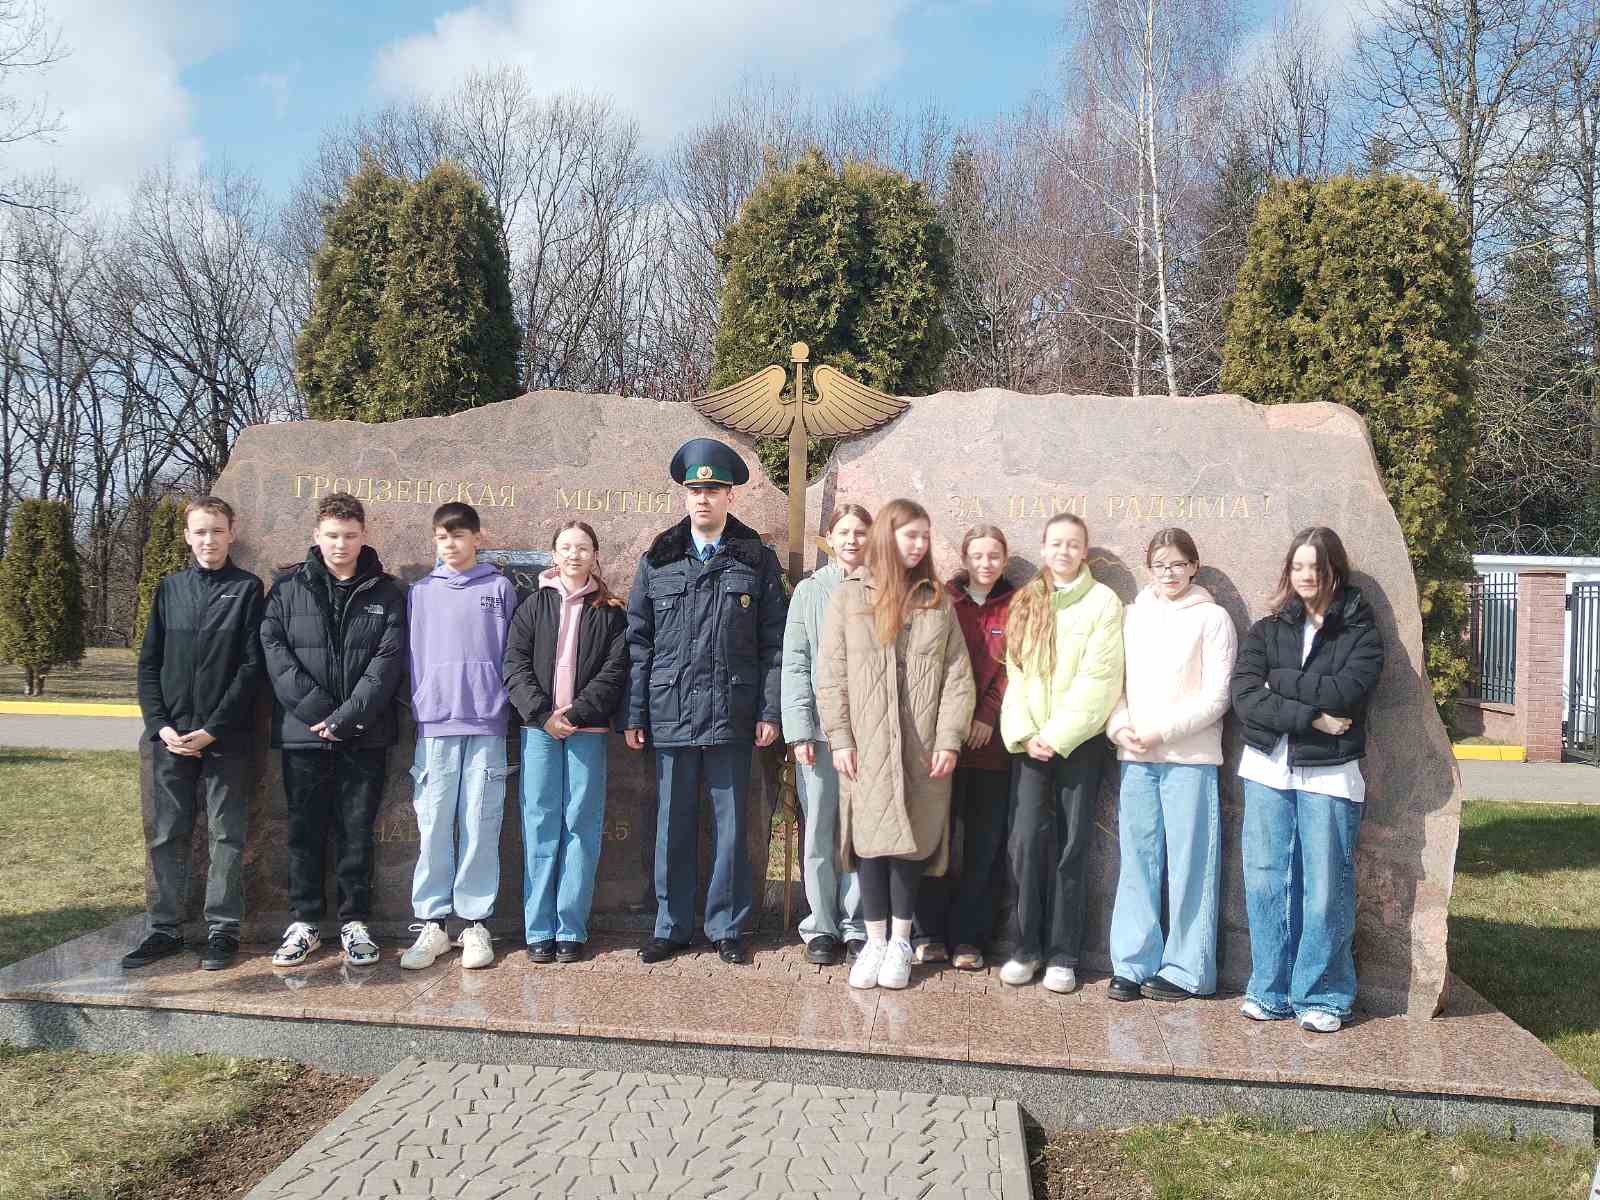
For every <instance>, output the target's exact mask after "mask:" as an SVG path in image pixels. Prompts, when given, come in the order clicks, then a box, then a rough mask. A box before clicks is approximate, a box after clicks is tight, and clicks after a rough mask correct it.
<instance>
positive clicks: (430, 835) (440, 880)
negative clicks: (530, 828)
mask: <svg viewBox="0 0 1600 1200" xmlns="http://www.w3.org/2000/svg"><path fill="white" fill-rule="evenodd" d="M506 775H507V770H506V739H505V735H504V734H499V733H495V734H470V735H469V734H454V735H449V736H446V737H430V738H418V739H417V748H416V751H415V752H414V753H413V754H412V757H411V779H412V782H413V785H414V789H413V793H412V803H413V804H414V805H415V807H416V810H417V837H418V839H419V844H418V846H417V869H416V873H415V874H414V875H413V876H412V877H411V910H412V912H413V913H415V914H416V918H417V920H419V921H442V920H444V918H446V917H448V916H449V915H450V914H451V913H454V914H455V915H456V916H458V917H460V918H461V919H462V920H463V921H486V920H488V919H489V918H490V917H491V916H493V915H494V898H495V893H497V892H498V891H499V890H500V823H501V821H502V820H503V819H504V817H505V810H506Z"/></svg>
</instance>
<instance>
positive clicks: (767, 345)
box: [711, 149, 951, 486]
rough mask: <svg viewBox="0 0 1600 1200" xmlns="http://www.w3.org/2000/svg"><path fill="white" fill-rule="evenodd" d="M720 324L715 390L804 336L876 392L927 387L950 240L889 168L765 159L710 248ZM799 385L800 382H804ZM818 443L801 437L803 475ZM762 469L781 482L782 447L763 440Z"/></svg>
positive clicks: (814, 355) (914, 191)
mask: <svg viewBox="0 0 1600 1200" xmlns="http://www.w3.org/2000/svg"><path fill="white" fill-rule="evenodd" d="M717 257H718V261H719V262H720V264H721V266H722V269H723V289H722V303H721V319H720V322H719V324H718V328H717V336H716V341H715V343H714V344H713V349H712V370H711V386H712V387H713V388H719V387H725V386H727V385H728V384H730V383H735V382H737V381H738V380H740V379H742V378H744V377H745V376H747V375H750V374H752V373H754V372H756V371H759V370H761V369H762V368H763V367H766V366H768V365H770V364H772V363H779V364H782V363H787V362H788V361H789V347H790V346H791V345H792V344H793V343H795V342H805V343H807V344H808V345H809V346H810V348H811V359H810V361H811V363H812V364H813V365H815V364H820V363H826V364H828V365H829V366H833V367H837V368H838V369H839V370H841V371H843V372H845V373H846V374H848V375H850V376H852V377H853V378H856V379H859V380H860V381H861V382H863V383H865V384H867V385H869V386H871V387H874V388H878V389H879V390H881V391H886V392H913V393H914V392H927V391H932V390H933V388H934V387H935V386H936V381H937V378H938V374H939V368H940V365H941V364H942V363H943V361H944V355H945V351H946V349H947V348H948V344H949V335H948V333H947V331H946V329H945V326H944V319H943V316H944V297H945V291H946V289H947V288H948V286H949V281H950V261H951V250H950V238H949V236H948V234H947V233H946V232H945V229H944V226H943V225H942V224H941V222H940V220H939V216H938V213H937V212H936V210H935V209H934V207H933V205H932V203H931V202H930V201H929V199H928V196H927V193H926V191H925V189H924V188H923V187H922V185H920V184H918V183H914V182H912V181H911V180H909V179H907V178H906V177H905V176H904V175H901V174H900V173H899V172H897V171H891V170H888V169H886V168H884V167H879V166H875V165H869V164H864V163H850V164H847V165H846V166H845V168H844V169H843V170H842V171H835V170H834V169H833V167H832V165H831V164H830V163H829V162H828V160H827V159H826V158H825V157H824V156H823V154H822V153H821V151H819V150H815V149H813V150H810V151H808V152H807V153H806V154H804V155H803V156H802V157H801V158H800V160H799V161H798V162H797V163H796V164H795V165H794V166H793V167H792V168H790V169H788V170H778V169H776V168H775V167H773V166H771V165H770V164H769V167H768V171H767V174H766V175H765V176H763V177H762V179H761V182H759V183H758V184H757V185H756V187H755V188H754V190H753V191H752V192H751V193H750V196H749V198H748V199H747V200H746V201H745V203H744V207H743V208H742V209H741V210H740V213H739V219H738V220H737V221H735V222H734V223H733V224H732V225H730V226H729V227H728V230H727V232H726V233H725V234H724V235H723V239H722V241H721V243H720V244H719V245H718V248H717ZM807 386H808V387H809V381H808V384H807ZM828 449H829V447H828V446H827V445H824V444H820V443H818V442H816V441H815V440H813V443H812V445H811V447H810V453H809V464H808V465H809V469H810V470H811V471H812V472H815V471H816V470H817V469H819V468H820V467H821V465H822V462H823V461H824V460H825V459H826V456H827V451H828ZM758 452H759V454H760V456H761V461H762V464H763V465H764V466H765V467H766V470H767V474H768V475H769V476H770V477H771V478H772V479H774V480H775V481H777V482H778V484H779V485H780V486H782V485H784V484H785V483H786V482H787V480H788V458H787V452H788V451H787V442H786V440H785V439H782V438H770V439H763V441H762V442H761V443H759V444H758Z"/></svg>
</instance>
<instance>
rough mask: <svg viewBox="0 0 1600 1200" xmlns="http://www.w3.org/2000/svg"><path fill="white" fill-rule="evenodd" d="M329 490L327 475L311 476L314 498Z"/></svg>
mask: <svg viewBox="0 0 1600 1200" xmlns="http://www.w3.org/2000/svg"><path fill="white" fill-rule="evenodd" d="M329 490H330V489H329V487H328V477H327V476H326V475H313V476H312V477H311V496H312V498H313V499H315V498H317V497H318V496H321V495H322V493H323V492H326V491H329Z"/></svg>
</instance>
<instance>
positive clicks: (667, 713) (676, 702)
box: [650, 674, 683, 734]
mask: <svg viewBox="0 0 1600 1200" xmlns="http://www.w3.org/2000/svg"><path fill="white" fill-rule="evenodd" d="M682 712H683V706H682V701H681V700H680V699H679V697H678V677H677V675H676V674H663V675H652V676H651V678H650V729H651V732H653V733H656V734H659V733H661V732H662V731H664V730H666V729H669V728H670V727H672V726H674V725H676V724H677V723H678V722H679V720H680V719H681V718H682Z"/></svg>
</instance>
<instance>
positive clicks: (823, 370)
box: [690, 342, 907, 583]
mask: <svg viewBox="0 0 1600 1200" xmlns="http://www.w3.org/2000/svg"><path fill="white" fill-rule="evenodd" d="M810 357H811V348H810V347H809V346H807V345H806V344H805V343H804V342H796V343H795V344H794V345H793V346H791V347H789V360H790V361H791V362H792V363H793V364H794V386H793V388H792V389H790V392H789V396H788V398H787V399H785V398H784V395H783V389H784V384H785V383H786V382H788V378H789V373H788V372H787V371H785V370H784V369H783V368H782V367H780V366H776V365H774V366H770V367H766V368H764V369H763V370H760V371H757V372H756V373H755V374H754V375H747V376H746V377H745V378H743V379H741V380H739V382H738V383H731V384H729V385H728V386H727V387H725V388H719V389H718V390H717V391H714V392H711V393H708V394H707V395H704V396H701V397H699V398H698V399H695V400H691V401H690V403H691V404H693V405H694V406H695V408H696V409H698V410H699V411H700V412H701V413H702V414H703V415H705V416H707V417H710V418H711V419H712V420H713V421H715V422H716V423H717V424H719V425H722V426H724V427H725V428H728V429H733V430H737V431H738V432H739V433H748V434H751V435H753V436H755V437H783V436H785V435H787V436H788V438H789V577H790V581H791V582H793V583H799V582H800V576H801V575H802V574H804V570H805V550H804V545H803V543H804V539H805V533H804V531H805V523H806V520H805V513H806V485H805V478H806V438H807V437H808V436H810V437H828V438H839V437H849V436H850V435H851V434H853V433H865V432H867V430H869V429H876V428H877V427H878V426H879V425H883V424H885V423H887V422H889V421H892V420H893V419H894V418H895V417H897V416H899V415H900V414H901V413H903V412H904V411H905V410H906V407H907V402H906V401H904V400H902V399H900V397H898V396H890V395H888V394H887V393H885V392H880V391H877V390H876V389H874V388H869V387H867V386H866V385H865V384H862V383H857V382H856V381H855V380H854V379H851V378H850V377H849V376H848V375H846V374H845V373H844V372H843V371H837V370H835V369H834V368H832V367H830V366H827V365H822V366H818V367H817V368H816V370H814V371H813V372H812V383H813V384H814V385H815V386H816V389H817V394H816V395H815V396H807V395H806V390H805V380H806V362H807V360H808V359H809V358H810ZM797 483H798V486H796V484H797Z"/></svg>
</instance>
